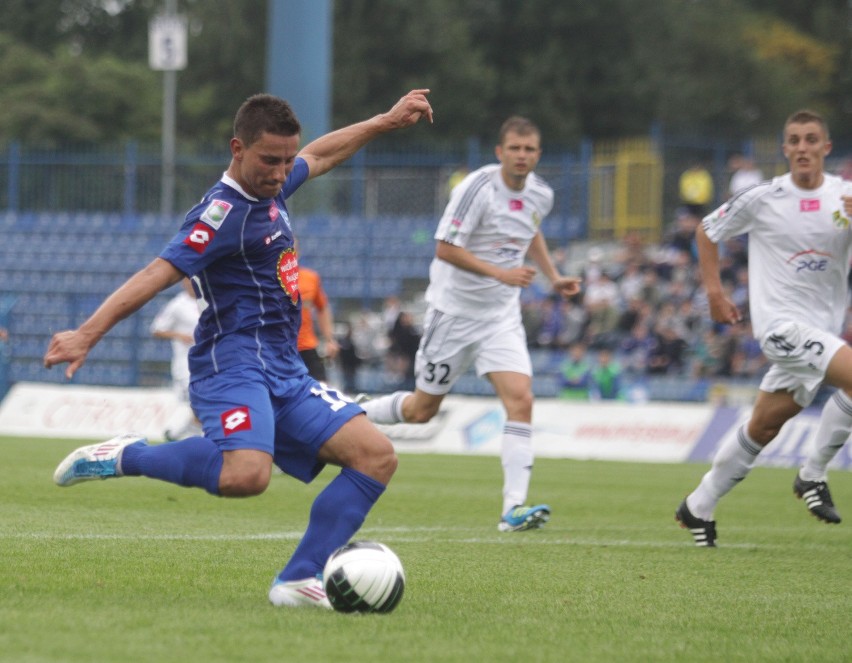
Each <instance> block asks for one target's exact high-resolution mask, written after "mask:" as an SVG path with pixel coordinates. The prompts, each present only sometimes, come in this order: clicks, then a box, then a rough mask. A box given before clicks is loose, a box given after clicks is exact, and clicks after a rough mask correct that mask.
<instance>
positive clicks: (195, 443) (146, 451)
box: [121, 437, 223, 495]
mask: <svg viewBox="0 0 852 663" xmlns="http://www.w3.org/2000/svg"><path fill="white" fill-rule="evenodd" d="M222 462H223V457H222V452H221V451H219V447H218V446H216V443H215V442H213V441H212V440H208V439H207V438H206V437H188V438H186V439H185V440H180V441H179V442H167V443H166V444H156V445H152V446H149V445H147V444H144V443H143V442H136V443H135V444H131V445H129V446H127V447H125V448H124V451H123V452H122V454H121V473H122V474H124V475H125V476H129V477H138V476H145V477H150V478H152V479H160V480H161V481H168V482H169V483H175V484H177V485H179V486H186V487H193V488H203V489H204V490H206V491H207V492H208V493H210V494H211V495H218V494H219V475H220V474H221V473H222Z"/></svg>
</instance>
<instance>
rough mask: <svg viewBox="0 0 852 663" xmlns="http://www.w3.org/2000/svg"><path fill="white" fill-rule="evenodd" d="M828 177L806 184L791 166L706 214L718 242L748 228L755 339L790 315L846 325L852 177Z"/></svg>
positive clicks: (816, 323) (817, 323) (829, 326)
mask: <svg viewBox="0 0 852 663" xmlns="http://www.w3.org/2000/svg"><path fill="white" fill-rule="evenodd" d="M824 178H825V179H824V181H823V183H822V185H821V186H820V187H819V188H818V189H812V190H811V189H800V188H799V187H797V186H796V185H795V184H794V183H793V181H792V178H791V177H790V174H789V173H787V174H786V175H782V176H780V177H776V178H774V179H773V180H771V181H768V182H763V183H761V184H758V185H756V186H754V187H752V188H750V189H748V190H746V191H744V192H743V193H741V194H739V195H737V196H735V197H734V198H732V199H731V200H729V201H728V202H727V203H725V204H724V205H722V206H721V207H719V208H718V209H717V210H715V211H714V212H712V213H710V214H709V215H707V216H706V217H705V218H704V220H703V226H704V231H705V233H706V234H707V237H708V238H709V239H710V240H711V241H713V242H716V243H718V242H720V241H722V240H725V239H728V238H731V237H734V236H736V235H741V234H743V233H748V276H749V309H750V312H751V321H752V326H753V328H754V335H755V338H758V339H762V338H763V336H764V335H765V334H766V333H767V332H769V331H771V330H772V329H773V328H774V327H775V326H776V325H778V324H779V323H782V322H784V321H795V322H799V323H802V324H806V325H808V326H811V327H816V328H819V329H822V330H823V331H826V332H830V333H832V334H839V333H840V331H841V330H842V327H843V323H844V319H845V316H846V307H847V301H848V285H847V273H848V271H849V262H850V258H852V230H850V227H849V218H848V217H847V216H846V214H845V213H844V211H843V201H842V200H841V196H843V195H852V183H850V182H845V181H844V180H842V179H840V178H839V177H837V176H834V175H828V174H826V175H825V176H824Z"/></svg>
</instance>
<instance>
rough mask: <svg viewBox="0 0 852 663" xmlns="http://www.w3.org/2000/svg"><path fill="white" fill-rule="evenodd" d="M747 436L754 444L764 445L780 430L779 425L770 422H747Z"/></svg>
mask: <svg viewBox="0 0 852 663" xmlns="http://www.w3.org/2000/svg"><path fill="white" fill-rule="evenodd" d="M747 432H748V436H749V437H750V438H751V439H752V440H754V442H755V444H758V445H760V446H761V447H765V446H766V445H767V444H769V443H770V442H772V440H774V439H775V437H776V436H777V435H778V433H780V432H781V426H778V425H775V424H771V423H759V422H758V423H753V422H749V426H748V431H747Z"/></svg>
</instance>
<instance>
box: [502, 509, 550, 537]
mask: <svg viewBox="0 0 852 663" xmlns="http://www.w3.org/2000/svg"><path fill="white" fill-rule="evenodd" d="M548 520H550V507H549V506H548V505H547V504H537V505H536V506H516V507H512V508H511V509H509V511H508V512H507V513H506V515H504V516H503V518H502V519H501V520H500V522H499V523H498V525H497V529H498V530H500V531H501V532H522V531H524V530H527V529H536V528H538V527H541V526H542V525H544V523H546V522H547V521H548Z"/></svg>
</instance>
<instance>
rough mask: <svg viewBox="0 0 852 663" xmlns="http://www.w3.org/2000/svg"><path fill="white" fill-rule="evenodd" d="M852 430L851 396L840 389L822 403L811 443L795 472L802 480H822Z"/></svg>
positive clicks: (824, 479) (825, 477)
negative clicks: (803, 459)
mask: <svg viewBox="0 0 852 663" xmlns="http://www.w3.org/2000/svg"><path fill="white" fill-rule="evenodd" d="M850 433H852V400H850V399H849V396H847V395H846V393H845V392H844V391H842V390H840V389H838V390H837V391H836V392H835V393H834V395H833V396H832V397H831V398H830V399H829V400H828V402H827V403H826V404H825V407H823V409H822V415H821V416H820V419H819V426H818V427H817V432H816V438H815V439H814V446H813V448H812V449H811V450H810V452H809V453H808V456H807V458H806V459H805V463H804V465H802V469H801V470H800V471H799V476H800V477H802V479H804V480H805V481H826V480H827V478H828V476H827V468H828V464H829V463H830V462H831V460H832V459H833V458H834V457H835V456H836V455H837V452H838V451H840V448H841V447H842V446H843V445H844V444H845V443H846V440H847V439H849V434H850Z"/></svg>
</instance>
